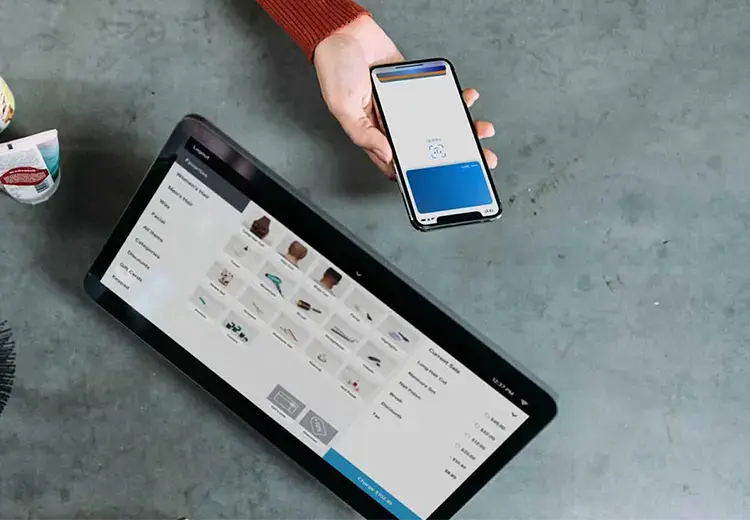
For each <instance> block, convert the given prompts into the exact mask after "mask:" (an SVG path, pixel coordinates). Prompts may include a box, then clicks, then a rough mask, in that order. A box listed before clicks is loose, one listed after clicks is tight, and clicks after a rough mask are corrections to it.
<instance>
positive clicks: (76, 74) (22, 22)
mask: <svg viewBox="0 0 750 520" xmlns="http://www.w3.org/2000/svg"><path fill="white" fill-rule="evenodd" d="M366 5H367V6H368V7H370V8H371V9H372V10H373V11H374V13H375V15H376V17H377V19H378V20H380V21H381V22H382V24H383V25H384V27H386V28H387V30H388V32H389V33H390V34H391V35H392V37H393V38H394V40H395V41H397V42H398V43H399V44H400V46H401V47H402V49H403V51H404V52H405V54H406V55H407V56H410V57H422V56H427V55H429V56H434V55H444V56H447V57H449V58H451V59H452V60H453V61H454V62H455V63H456V64H457V67H458V71H459V74H460V76H461V77H462V80H463V82H464V84H465V85H467V86H475V87H478V88H479V89H480V90H481V92H482V99H481V100H480V102H479V103H478V104H477V106H476V108H475V114H476V115H477V116H481V117H484V118H488V119H492V120H494V121H495V122H496V125H497V131H498V132H497V137H496V138H495V139H494V141H493V147H494V148H495V149H496V150H497V152H498V154H499V155H500V167H499V169H498V171H497V176H496V177H497V181H498V184H499V188H500V189H501V191H502V195H503V198H504V200H505V201H506V214H505V216H504V218H503V219H502V220H501V221H500V222H498V223H496V224H493V225H485V226H474V227H467V228H462V229H453V230H446V231H440V232H436V233H433V234H427V235H424V234H417V233H416V232H414V231H412V230H411V228H410V227H409V225H408V224H407V221H406V219H405V216H404V214H403V209H402V204H401V201H400V199H399V197H398V195H397V193H396V189H395V186H394V185H392V184H390V183H388V182H386V181H385V180H384V179H382V178H381V177H380V176H379V174H378V173H376V172H375V171H374V169H373V167H372V166H370V164H369V163H368V162H367V161H366V160H365V159H364V157H363V156H362V155H361V154H360V152H359V151H358V150H356V149H355V148H354V147H353V146H351V145H350V144H349V143H348V142H347V140H346V138H345V137H344V136H343V134H342V132H341V131H340V130H339V129H338V128H337V126H336V124H335V123H334V122H333V121H332V120H331V119H330V117H329V116H328V114H327V113H326V110H325V107H324V106H323V104H322V102H321V101H320V97H319V93H318V91H317V86H316V82H315V77H314V72H313V70H312V69H311V67H310V65H309V64H308V63H306V61H305V59H304V57H303V56H302V55H301V53H300V52H298V51H297V50H296V49H295V48H294V47H293V45H292V43H291V42H290V41H289V40H288V39H287V37H286V36H285V35H284V34H283V33H282V32H281V31H280V30H279V29H277V28H276V27H275V26H274V25H273V24H272V22H271V21H270V20H269V19H268V18H267V17H266V16H265V14H264V13H263V12H262V11H261V10H260V9H258V8H257V7H256V6H255V5H254V3H253V2H252V1H250V0H170V1H168V2H151V1H146V0H130V1H125V0H111V1H110V2H107V3H102V2H96V1H93V0H75V1H74V0H60V1H57V2H50V1H41V0H35V1H31V2H29V1H27V0H6V1H5V2H4V3H3V7H2V8H0V27H2V36H1V39H2V42H1V43H0V74H2V75H3V76H4V77H5V78H6V79H7V80H8V81H9V83H11V85H12V87H13V88H14V90H15V91H16V94H17V98H18V104H19V107H18V114H17V119H16V121H15V122H14V124H13V126H12V130H13V132H12V134H11V135H19V134H22V133H27V132H33V131H40V130H45V129H47V128H50V127H56V128H58V129H59V130H60V132H61V140H62V147H63V184H62V187H61V190H60V191H59V192H58V193H57V194H56V195H55V197H54V198H53V199H52V200H51V201H50V202H48V203H47V204H45V205H44V206H40V207H35V208H31V207H25V206H21V205H17V204H14V203H13V202H12V201H11V200H9V199H7V198H0V259H1V263H0V294H1V295H2V297H1V298H0V317H3V318H5V319H9V320H11V322H12V323H13V324H14V327H15V336H16V339H17V343H18V365H19V366H18V377H17V383H16V388H15V392H14V396H13V397H12V399H11V401H10V403H9V404H8V407H7V408H6V410H5V412H4V413H3V414H2V416H0V517H3V518H10V517H47V518H52V517H55V518H63V517H88V518H94V517H96V518H155V517H165V518H170V517H171V518H174V517H177V516H180V515H189V516H191V517H193V518H209V517H233V518H239V517H242V518H329V517H344V518H349V517H352V516H354V513H352V512H351V511H350V510H349V509H348V508H346V507H345V506H343V505H342V504H341V503H340V502H339V501H338V500H337V499H336V498H335V497H334V496H333V495H331V494H330V493H327V492H326V491H325V489H324V488H323V487H322V486H320V485H319V484H317V483H316V482H314V481H313V480H312V479H311V478H310V477H308V476H307V475H306V474H305V473H304V472H303V471H301V470H300V469H298V468H297V467H295V466H294V465H293V464H292V463H290V462H289V461H287V460H285V459H284V458H283V457H281V456H280V455H279V454H278V453H277V452H276V451H275V450H274V449H272V448H270V447H269V446H268V444H267V443H266V442H264V441H263V439H261V438H259V436H258V435H257V434H255V433H253V432H249V431H248V430H247V429H245V428H244V427H243V426H242V425H240V424H238V423H237V421H236V420H234V419H233V418H232V417H230V416H229V415H228V414H226V413H225V412H223V411H222V409H221V408H219V407H218V406H217V405H216V403H214V402H213V401H212V400H211V399H210V398H209V397H207V396H206V395H204V394H203V393H202V392H200V391H198V390H196V389H195V388H194V387H193V385H192V384H191V383H190V382H189V381H188V380H186V379H185V378H184V377H182V376H181V375H179V374H178V373H176V371H175V370H174V369H173V368H172V367H171V366H169V365H168V364H167V363H165V362H164V361H163V360H162V359H160V358H159V357H157V356H156V355H155V354H152V353H151V352H150V350H149V348H147V347H146V346H144V345H142V344H141V343H139V341H137V340H136V339H134V338H133V337H132V336H131V335H130V334H129V333H126V332H125V331H123V330H121V328H120V327H118V326H117V325H115V323H113V322H112V321H111V320H110V319H108V317H107V316H105V315H104V314H102V313H100V312H99V311H98V310H97V309H96V308H95V307H94V306H93V305H92V304H91V303H89V302H88V301H87V299H86V298H85V297H84V295H83V294H82V291H81V288H80V286H81V279H82V277H83V275H84V273H85V271H86V269H87V267H88V266H89V263H90V261H91V260H92V259H93V258H94V256H95V255H96V253H97V252H98V250H99V248H100V246H101V245H102V243H103V241H104V239H105V238H106V237H107V235H108V233H109V230H110V229H111V227H112V225H113V223H114V221H115V219H116V218H117V216H118V213H119V212H120V210H121V209H122V208H123V207H124V206H125V204H126V203H127V201H128V198H129V197H130V195H131V194H132V192H133V190H134V188H135V187H136V185H137V184H138V182H139V180H140V178H141V176H142V174H143V172H144V171H145V169H146V168H147V166H148V164H149V161H150V160H151V158H152V157H153V156H154V154H155V153H156V152H157V150H158V149H159V147H160V145H161V144H162V142H163V140H164V139H165V138H166V136H167V135H168V133H169V131H170V129H171V126H172V125H173V124H174V123H175V122H176V121H177V120H178V119H179V118H180V117H181V116H182V115H183V114H185V113H187V112H198V113H201V114H203V115H205V116H207V117H208V118H210V119H211V120H213V121H215V122H216V123H217V124H218V125H219V126H220V127H222V128H223V129H225V130H226V131H227V132H228V133H229V134H230V135H232V136H234V137H235V138H236V139H237V140H238V141H239V142H240V143H242V144H243V145H245V146H246V147H247V148H248V149H249V150H251V151H252V152H254V153H255V154H257V155H258V156H260V157H261V159H262V160H264V161H265V162H266V163H268V164H270V165H271V166H272V167H274V168H275V169H276V171H278V172H279V173H280V174H281V175H283V176H284V177H285V178H287V179H288V180H289V181H290V182H291V183H292V184H294V185H295V186H297V187H298V188H299V189H300V190H302V191H303V192H304V193H306V194H308V195H309V196H310V197H311V198H312V199H313V200H314V201H315V202H316V203H318V204H319V205H321V206H322V207H323V208H325V209H326V210H327V211H328V212H330V213H331V214H332V215H333V216H334V217H335V218H336V219H338V220H339V221H341V222H342V223H343V224H344V225H345V226H347V227H348V228H350V229H351V230H352V231H353V232H354V233H356V234H357V235H358V236H360V237H361V238H362V239H363V240H364V241H366V242H369V243H371V244H373V245H374V247H376V248H377V249H378V250H379V251H380V252H382V253H383V254H384V255H385V256H387V257H388V258H389V259H390V260H392V261H393V262H394V263H395V264H396V265H397V266H398V267H399V268H401V269H402V270H404V271H405V272H406V273H407V274H408V275H410V276H412V277H413V278H414V279H416V280H417V281H418V282H419V283H421V284H423V285H424V286H425V287H426V288H427V289H428V290H429V291H430V292H432V293H433V294H434V295H435V296H437V297H438V298H439V299H441V300H444V301H446V302H448V303H449V305H450V306H451V307H452V308H453V309H454V310H455V311H456V312H458V313H459V314H461V315H462V316H463V317H465V319H466V320H467V321H468V322H470V323H471V324H472V325H474V326H476V327H477V328H479V329H480V330H481V331H482V332H484V333H486V334H487V335H489V336H490V337H492V338H493V339H494V340H495V341H497V343H499V344H500V345H501V346H502V347H503V348H504V349H505V350H507V351H508V352H510V353H511V354H512V355H513V356H514V357H515V358H517V359H518V360H519V361H520V362H521V363H522V364H523V365H525V366H526V367H527V368H528V369H530V370H531V371H532V372H534V373H536V374H537V375H538V376H540V377H541V378H542V379H544V380H546V381H547V382H548V383H549V384H550V386H551V387H552V388H554V389H555V390H556V391H557V392H558V393H559V400H560V414H559V416H558V419H557V420H556V421H555V422H554V423H553V424H552V426H551V427H550V428H549V429H548V430H547V431H546V432H545V433H544V434H543V435H542V436H541V437H540V438H538V439H537V441H536V442H534V443H533V444H532V445H531V446H530V447H529V448H528V449H527V450H526V451H525V452H524V453H523V454H522V455H521V456H519V457H518V458H517V459H515V460H514V461H513V463H512V464H511V465H510V466H509V467H508V468H507V470H505V471H504V472H502V473H501V474H500V475H499V476H498V477H497V478H496V479H495V480H494V481H493V482H492V483H491V484H490V485H488V486H487V487H486V488H485V490H484V491H483V492H482V493H480V494H479V495H478V496H477V497H476V498H475V499H474V500H473V501H471V502H470V503H469V504H468V505H467V506H466V508H465V509H464V510H463V511H462V513H461V515H462V516H463V517H476V518H519V519H520V518H555V519H557V518H653V519H662V518H696V519H699V518H701V519H702V518H740V517H745V518H746V517H747V515H748V514H749V513H750V477H749V476H748V475H749V474H748V471H747V468H748V464H750V440H748V431H750V353H749V352H750V265H749V260H748V259H749V258H750V182H748V176H747V173H748V170H747V168H748V164H750V73H749V72H748V71H749V70H750V52H748V46H749V44H750V29H748V28H750V3H748V2H747V1H746V0H716V1H710V0H682V1H680V2H673V1H668V0H656V1H650V2H645V1H639V0H627V1H626V0H610V1H598V0H566V1H557V0H555V1H551V2H550V1H548V0H529V1H523V2H517V1H510V0H473V1H462V2H457V1H453V0H431V1H429V2H427V1H420V2H387V1H385V0H378V1H375V0H373V1H369V2H366ZM7 137H8V135H5V134H4V135H3V138H7ZM428 260H429V261H428Z"/></svg>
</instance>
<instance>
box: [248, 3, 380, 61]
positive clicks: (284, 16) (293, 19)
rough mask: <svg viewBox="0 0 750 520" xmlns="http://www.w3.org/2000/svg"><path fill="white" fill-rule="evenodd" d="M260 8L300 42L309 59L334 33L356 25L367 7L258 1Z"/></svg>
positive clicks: (351, 4)
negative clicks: (344, 27) (346, 26)
mask: <svg viewBox="0 0 750 520" xmlns="http://www.w3.org/2000/svg"><path fill="white" fill-rule="evenodd" d="M257 2H258V4H260V6H261V7H262V8H263V9H264V10H265V11H266V12H267V13H268V14H269V15H271V18H273V19H274V21H275V22H276V23H278V24H279V25H280V26H281V27H282V28H283V29H284V30H285V31H286V32H287V33H289V35H290V36H291V37H292V38H293V39H294V41H295V42H297V45H299V46H300V47H301V48H302V50H303V51H304V53H305V55H306V56H307V57H308V59H312V56H313V53H314V52H315V47H317V46H318V44H319V43H320V42H321V41H323V40H324V39H325V38H326V37H328V36H330V34H331V33H333V32H334V31H336V30H338V29H340V28H341V27H343V26H345V25H347V24H348V23H350V22H353V21H354V20H356V19H357V18H359V17H360V16H361V15H363V14H370V13H369V12H368V11H367V10H366V9H365V8H364V7H362V6H361V5H359V4H357V3H355V2H353V1H351V0H257Z"/></svg>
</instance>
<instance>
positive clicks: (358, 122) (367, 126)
mask: <svg viewBox="0 0 750 520" xmlns="http://www.w3.org/2000/svg"><path fill="white" fill-rule="evenodd" d="M339 122H340V123H341V126H342V127H343V129H344V131H345V132H346V133H347V135H348V136H349V138H350V139H351V140H352V141H353V142H354V144H356V145H357V146H359V147H361V148H364V150H365V151H366V152H370V153H372V154H374V155H375V156H376V157H377V158H378V159H379V160H380V162H381V163H383V164H390V162H391V161H392V160H393V152H392V151H391V145H390V144H389V143H388V139H387V138H386V137H385V135H383V132H381V131H380V130H379V129H378V128H377V127H376V126H375V125H374V124H373V122H372V119H370V118H369V117H367V115H366V114H365V113H364V111H363V112H362V115H361V116H360V117H342V118H339Z"/></svg>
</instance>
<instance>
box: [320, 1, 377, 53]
mask: <svg viewBox="0 0 750 520" xmlns="http://www.w3.org/2000/svg"><path fill="white" fill-rule="evenodd" d="M331 37H336V38H339V37H345V38H347V39H349V40H354V41H355V42H356V43H358V44H359V46H360V48H361V49H362V51H363V52H364V53H365V59H366V60H367V62H368V63H372V62H373V61H374V60H375V56H372V55H371V54H372V51H373V49H376V48H378V47H379V45H378V44H379V42H381V41H382V40H383V38H384V37H385V38H388V37H387V36H386V34H385V32H384V31H383V29H381V27H380V26H379V25H378V24H377V22H375V20H373V18H372V16H370V14H369V13H363V14H361V15H360V16H358V17H357V18H355V19H354V20H352V21H351V22H349V23H347V24H346V25H344V26H342V27H340V28H338V29H337V30H335V31H334V32H333V33H331V35H330V36H328V38H331ZM328 38H326V39H325V40H327V39H328ZM325 40H323V41H322V42H321V43H323V42H325Z"/></svg>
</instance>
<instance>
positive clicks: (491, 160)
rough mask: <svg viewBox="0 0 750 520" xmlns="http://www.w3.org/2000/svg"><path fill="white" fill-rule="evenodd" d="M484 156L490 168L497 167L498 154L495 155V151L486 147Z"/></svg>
mask: <svg viewBox="0 0 750 520" xmlns="http://www.w3.org/2000/svg"><path fill="white" fill-rule="evenodd" d="M484 158H485V159H486V160H487V166H489V167H490V170H494V169H495V168H497V155H495V152H493V151H492V150H490V149H488V148H485V149H484Z"/></svg>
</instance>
